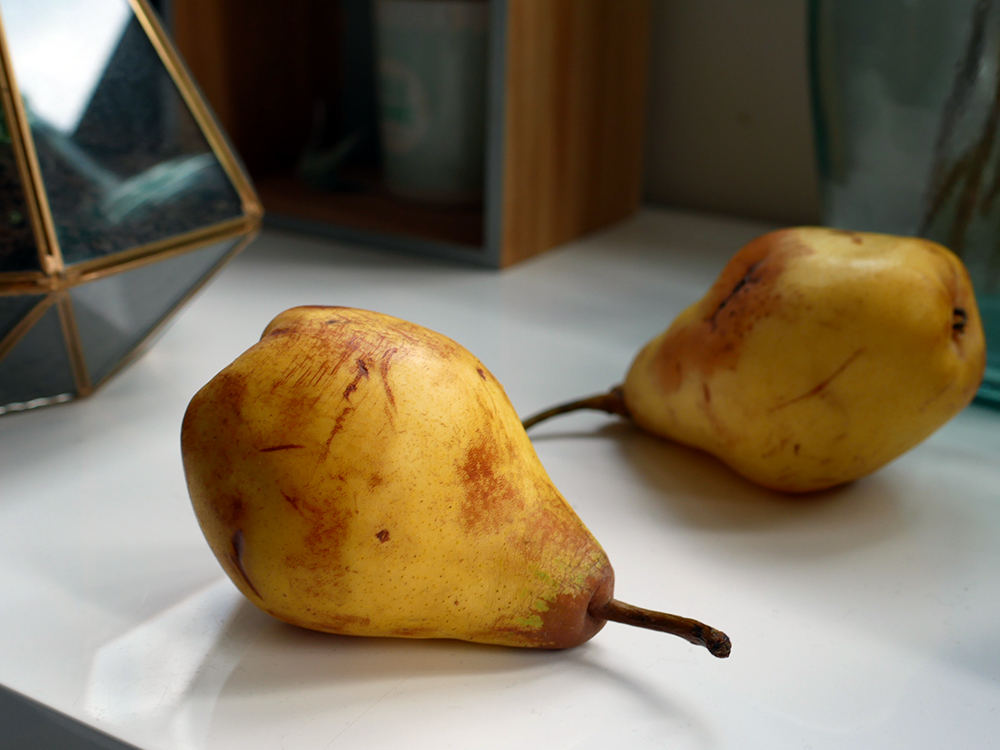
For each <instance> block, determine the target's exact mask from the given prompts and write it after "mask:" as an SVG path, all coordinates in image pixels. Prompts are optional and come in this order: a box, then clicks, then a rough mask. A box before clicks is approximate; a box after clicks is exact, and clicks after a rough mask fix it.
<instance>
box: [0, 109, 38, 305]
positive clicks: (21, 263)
mask: <svg viewBox="0 0 1000 750" xmlns="http://www.w3.org/2000/svg"><path fill="white" fill-rule="evenodd" d="M40 268H41V266H40V264H39V259H38V250H37V248H36V245H35V234H34V232H33V231H32V229H31V222H30V221H29V220H28V208H27V204H26V203H25V201H24V191H23V190H22V188H21V175H20V174H19V173H18V171H17V162H16V161H15V160H14V149H13V147H12V144H11V139H10V129H9V127H8V125H7V120H6V118H5V117H4V113H3V109H2V108H0V273H3V272H4V271H38V270H39V269H40ZM0 325H2V322H0Z"/></svg>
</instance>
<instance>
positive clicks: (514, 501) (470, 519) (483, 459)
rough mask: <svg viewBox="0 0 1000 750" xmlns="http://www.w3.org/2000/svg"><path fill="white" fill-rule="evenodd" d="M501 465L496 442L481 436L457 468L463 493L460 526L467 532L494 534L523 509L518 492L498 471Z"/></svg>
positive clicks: (501, 461) (501, 472) (470, 447)
mask: <svg viewBox="0 0 1000 750" xmlns="http://www.w3.org/2000/svg"><path fill="white" fill-rule="evenodd" d="M503 461H504V459H503V458H502V456H501V455H500V453H499V451H498V446H497V444H496V442H495V440H494V439H493V438H491V437H489V436H487V435H483V434H480V435H479V436H478V438H477V440H476V442H474V443H473V444H472V445H471V446H469V449H468V451H467V452H466V454H465V460H464V461H463V463H462V464H461V465H460V466H459V467H458V475H459V477H460V478H461V480H462V483H463V485H464V489H465V498H464V501H463V503H462V524H463V526H464V528H465V529H466V530H467V531H473V530H475V531H496V530H497V529H498V528H499V527H500V526H501V525H502V524H504V523H505V522H506V519H507V518H509V517H510V516H511V514H512V513H514V512H516V511H517V510H519V509H521V508H523V507H524V501H523V500H522V499H521V497H520V494H519V493H518V490H517V488H515V487H514V485H513V484H512V482H511V480H510V479H509V478H508V477H507V476H505V475H504V473H503V471H502V470H501V469H500V468H498V467H500V466H503V465H504V464H503Z"/></svg>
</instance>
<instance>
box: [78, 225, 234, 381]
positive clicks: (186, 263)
mask: <svg viewBox="0 0 1000 750" xmlns="http://www.w3.org/2000/svg"><path fill="white" fill-rule="evenodd" d="M239 241H240V240H226V241H225V242H221V243H217V244H214V245H209V246H208V247H204V248H201V249H200V250H193V251H190V252H187V253H184V254H183V255H177V256H174V257H172V258H167V259H166V260H161V261H157V262H155V263H150V264H148V265H145V266H140V267H139V268H136V269H134V270H132V271H126V272H124V273H118V274H114V275H112V276H105V277H104V278H102V279H98V280H97V281H91V282H89V283H87V284H83V285H81V286H78V287H74V288H73V289H71V290H70V297H71V299H72V300H73V312H74V314H75V317H76V325H77V329H78V330H79V332H80V342H81V343H82V345H83V356H84V360H85V361H86V363H87V371H88V372H89V373H90V379H91V381H93V382H94V383H95V384H96V383H99V382H100V381H101V380H103V379H104V378H105V377H107V375H109V374H110V373H111V371H112V370H113V369H114V368H115V367H116V366H117V365H118V364H119V363H120V362H121V361H122V360H123V359H124V358H125V357H127V356H128V355H129V353H130V352H131V351H132V350H133V349H135V348H136V347H137V346H138V345H139V344H141V343H142V342H143V341H144V340H145V338H146V337H147V335H149V333H150V332H151V331H152V330H153V329H154V328H156V326H157V325H158V324H159V323H160V321H162V320H163V318H164V317H165V316H166V315H167V314H168V313H169V312H170V311H171V310H172V309H173V308H174V306H175V305H176V304H177V303H178V302H180V301H181V300H182V299H183V298H184V296H185V295H186V294H187V293H188V291H190V290H191V288H192V287H194V286H196V285H197V284H198V283H199V282H201V281H202V280H203V279H204V278H205V277H206V276H207V275H208V274H210V273H211V272H212V271H213V270H215V268H216V265H217V264H218V263H219V261H220V260H222V259H223V257H225V255H226V253H228V252H229V251H230V250H231V249H232V248H233V246H234V245H235V244H236V243H237V242H239Z"/></svg>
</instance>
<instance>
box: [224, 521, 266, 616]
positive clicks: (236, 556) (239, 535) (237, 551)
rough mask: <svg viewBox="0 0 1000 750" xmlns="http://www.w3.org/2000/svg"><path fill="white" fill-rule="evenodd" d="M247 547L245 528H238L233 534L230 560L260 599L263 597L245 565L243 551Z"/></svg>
mask: <svg viewBox="0 0 1000 750" xmlns="http://www.w3.org/2000/svg"><path fill="white" fill-rule="evenodd" d="M245 548H246V542H245V541H244V539H243V529H236V531H234V532H233V536H232V550H231V551H230V553H229V562H230V563H231V564H232V566H233V568H234V569H235V570H236V572H237V573H239V575H240V578H241V579H242V580H243V582H244V583H245V584H246V585H247V587H248V588H249V589H250V590H251V591H252V592H253V593H254V594H256V595H257V598H258V599H263V598H264V597H262V596H261V595H260V592H259V591H258V590H257V587H256V586H254V585H253V581H251V580H250V576H249V575H247V569H246V568H245V567H244V566H243V552H244V550H245Z"/></svg>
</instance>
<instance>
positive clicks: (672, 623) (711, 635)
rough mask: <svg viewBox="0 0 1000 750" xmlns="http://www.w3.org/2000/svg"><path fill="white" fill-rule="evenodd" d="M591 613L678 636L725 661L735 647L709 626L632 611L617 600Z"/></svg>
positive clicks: (683, 618) (662, 614)
mask: <svg viewBox="0 0 1000 750" xmlns="http://www.w3.org/2000/svg"><path fill="white" fill-rule="evenodd" d="M589 612H590V614H591V615H593V616H594V617H596V618H598V619H601V620H611V621H612V622H621V623H624V624H625V625H634V626H636V627H639V628H647V629H649V630H659V631H660V632H661V633H670V634H672V635H676V636H679V637H681V638H683V639H684V640H686V641H688V642H689V643H693V644H695V645H696V646H704V647H705V648H707V649H708V651H709V653H711V654H712V656H717V657H719V658H720V659H725V658H726V657H727V656H729V652H730V650H731V649H732V643H731V642H730V640H729V636H728V635H726V634H725V633H723V632H722V631H721V630H716V629H715V628H713V627H710V626H708V625H706V624H705V623H703V622H698V621H697V620H692V619H690V618H688V617H679V616H678V615H668V614H666V613H664V612H654V611H653V610H651V609H643V608H641V607H633V606H632V605H631V604H625V602H620V601H618V600H617V599H611V600H609V601H608V602H607V603H606V604H602V605H600V606H593V605H592V606H591V607H590V609H589Z"/></svg>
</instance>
